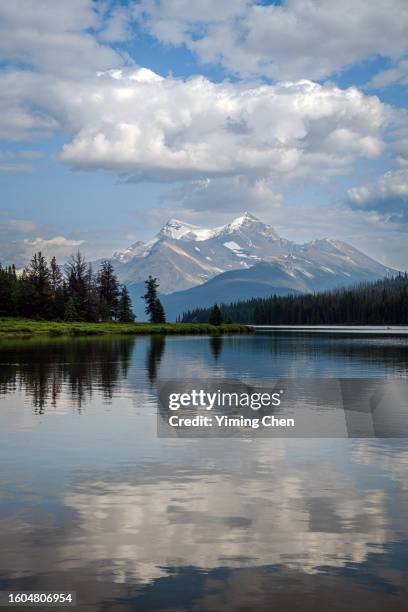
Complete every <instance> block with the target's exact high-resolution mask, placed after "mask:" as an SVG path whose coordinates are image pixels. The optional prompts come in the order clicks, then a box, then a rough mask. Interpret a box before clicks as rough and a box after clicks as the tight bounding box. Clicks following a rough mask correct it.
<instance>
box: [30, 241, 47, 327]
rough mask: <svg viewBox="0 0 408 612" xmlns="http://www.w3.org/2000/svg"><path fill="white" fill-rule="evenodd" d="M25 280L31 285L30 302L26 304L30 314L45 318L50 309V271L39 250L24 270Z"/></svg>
mask: <svg viewBox="0 0 408 612" xmlns="http://www.w3.org/2000/svg"><path fill="white" fill-rule="evenodd" d="M26 275H27V278H26V281H27V283H28V284H30V285H31V291H30V293H31V296H30V298H31V303H30V304H27V306H28V310H29V311H31V312H32V315H31V316H34V318H39V319H46V318H47V317H49V316H50V311H51V308H50V307H51V285H50V271H49V269H48V266H47V262H46V260H45V257H44V256H43V255H42V253H41V251H38V253H35V254H34V255H33V257H32V259H31V261H30V264H29V266H28V268H27V271H26Z"/></svg>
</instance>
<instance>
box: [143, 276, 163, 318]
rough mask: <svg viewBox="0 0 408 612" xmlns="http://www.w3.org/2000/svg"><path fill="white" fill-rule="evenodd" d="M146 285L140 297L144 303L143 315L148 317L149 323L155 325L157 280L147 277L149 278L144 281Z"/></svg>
mask: <svg viewBox="0 0 408 612" xmlns="http://www.w3.org/2000/svg"><path fill="white" fill-rule="evenodd" d="M145 285H146V293H145V294H144V295H143V296H142V299H144V301H145V304H146V305H145V313H146V314H147V315H149V321H150V323H157V320H156V319H157V301H158V298H157V288H158V286H159V283H158V282H157V278H154V277H153V276H149V278H148V279H147V280H146V281H145Z"/></svg>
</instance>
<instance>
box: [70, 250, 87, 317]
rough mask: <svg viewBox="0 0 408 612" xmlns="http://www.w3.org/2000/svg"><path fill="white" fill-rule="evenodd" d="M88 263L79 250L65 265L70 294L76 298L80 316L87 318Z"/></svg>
mask: <svg viewBox="0 0 408 612" xmlns="http://www.w3.org/2000/svg"><path fill="white" fill-rule="evenodd" d="M88 271H89V269H88V265H87V263H86V261H85V258H84V256H83V255H82V254H81V253H80V252H79V251H78V252H77V253H76V254H75V255H72V256H71V257H70V258H69V260H68V262H67V264H66V265H65V273H66V279H67V285H68V294H69V296H70V297H72V298H74V299H75V300H76V302H75V304H76V309H77V311H78V316H80V317H81V319H85V318H86V315H87V310H88V292H89V282H88V277H87V275H88Z"/></svg>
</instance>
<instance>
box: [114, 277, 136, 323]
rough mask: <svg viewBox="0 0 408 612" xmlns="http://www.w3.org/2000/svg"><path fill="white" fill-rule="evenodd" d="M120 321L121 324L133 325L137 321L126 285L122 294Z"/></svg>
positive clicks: (119, 306) (119, 312) (119, 310)
mask: <svg viewBox="0 0 408 612" xmlns="http://www.w3.org/2000/svg"><path fill="white" fill-rule="evenodd" d="M118 319H119V321H120V322H121V323H133V322H134V320H135V315H134V313H133V310H132V300H131V299H130V295H129V291H128V289H127V287H126V285H123V287H122V290H121V293H120V299H119V305H118Z"/></svg>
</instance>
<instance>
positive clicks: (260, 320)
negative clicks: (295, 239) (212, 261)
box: [182, 274, 408, 325]
mask: <svg viewBox="0 0 408 612" xmlns="http://www.w3.org/2000/svg"><path fill="white" fill-rule="evenodd" d="M221 312H222V316H223V320H224V321H233V322H234V323H235V322H236V323H252V324H254V325H256V324H259V325H330V324H332V325H408V276H407V274H403V275H402V274H399V275H397V276H395V277H392V278H386V279H382V280H377V281H375V282H371V283H360V284H358V285H356V286H354V287H349V288H348V289H337V290H333V291H326V292H322V293H316V294H308V295H297V296H296V295H292V296H286V297H282V296H279V295H274V296H272V297H268V298H253V299H251V300H247V301H240V302H236V303H231V304H228V305H227V304H223V305H221ZM209 314H210V309H208V308H196V309H194V310H192V311H189V312H185V314H184V316H183V318H182V320H183V321H184V322H197V323H204V322H208V319H209Z"/></svg>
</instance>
